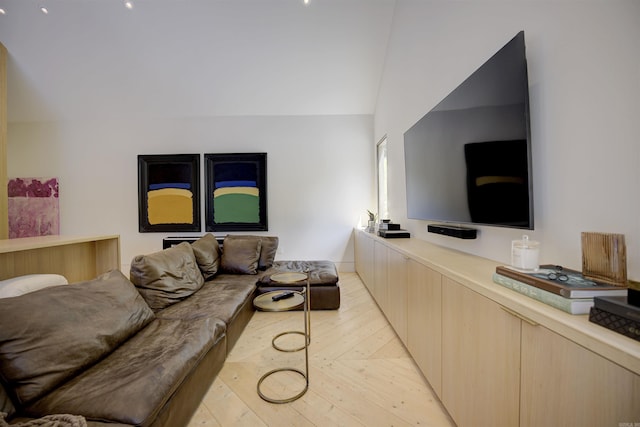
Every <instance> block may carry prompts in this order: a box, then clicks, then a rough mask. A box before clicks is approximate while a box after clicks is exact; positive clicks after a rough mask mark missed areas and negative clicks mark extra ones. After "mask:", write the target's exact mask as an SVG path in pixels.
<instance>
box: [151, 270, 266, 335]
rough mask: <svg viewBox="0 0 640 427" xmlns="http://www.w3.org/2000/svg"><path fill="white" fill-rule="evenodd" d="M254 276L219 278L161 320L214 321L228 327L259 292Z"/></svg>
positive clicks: (164, 312)
mask: <svg viewBox="0 0 640 427" xmlns="http://www.w3.org/2000/svg"><path fill="white" fill-rule="evenodd" d="M255 282H256V279H255V276H245V275H238V274H219V275H218V276H216V278H215V279H214V280H213V281H209V282H206V283H205V284H204V286H203V287H202V288H201V289H200V290H199V291H198V292H197V293H196V294H195V295H193V296H192V297H191V298H189V299H188V300H186V301H182V302H180V303H178V304H174V305H172V306H171V307H167V308H166V309H164V310H162V311H161V312H159V313H158V314H157V315H158V317H159V318H162V319H197V318H201V317H214V318H218V319H221V320H222V321H224V322H225V323H226V324H227V325H229V324H230V323H231V322H232V321H233V320H234V319H235V317H236V315H237V314H238V311H240V309H241V308H242V306H243V305H244V304H245V303H246V302H247V301H250V300H251V299H252V298H253V296H254V294H255V290H256V285H255Z"/></svg>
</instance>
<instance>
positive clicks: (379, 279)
mask: <svg viewBox="0 0 640 427" xmlns="http://www.w3.org/2000/svg"><path fill="white" fill-rule="evenodd" d="M388 253H389V249H388V248H387V247H386V246H385V245H383V244H382V243H380V242H375V241H374V242H373V258H374V265H373V284H374V285H373V292H372V293H373V298H374V299H375V300H376V302H377V303H378V306H379V307H380V309H381V310H382V312H383V313H385V314H386V313H387V307H388V304H387V288H388V283H387V278H388V273H389V266H388V262H389V256H388Z"/></svg>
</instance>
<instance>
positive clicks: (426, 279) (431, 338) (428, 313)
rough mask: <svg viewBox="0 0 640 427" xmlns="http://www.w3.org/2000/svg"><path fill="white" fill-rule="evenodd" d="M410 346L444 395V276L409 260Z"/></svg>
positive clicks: (434, 388)
mask: <svg viewBox="0 0 640 427" xmlns="http://www.w3.org/2000/svg"><path fill="white" fill-rule="evenodd" d="M407 348H408V349H409V352H410V353H411V356H412V357H413V360H415V362H416V364H417V365H418V367H419V368H420V370H421V371H422V373H423V374H424V376H425V378H426V379H427V381H429V384H431V387H432V388H433V390H434V391H435V392H436V394H437V395H438V397H440V398H442V275H441V274H440V273H438V272H437V271H434V270H432V269H430V268H428V267H425V266H424V265H422V264H420V263H419V262H416V261H414V260H409V262H408V290H407Z"/></svg>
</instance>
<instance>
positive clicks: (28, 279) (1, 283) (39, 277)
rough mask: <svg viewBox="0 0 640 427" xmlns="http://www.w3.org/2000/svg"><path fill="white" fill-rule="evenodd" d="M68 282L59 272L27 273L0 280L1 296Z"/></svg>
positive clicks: (9, 296)
mask: <svg viewBox="0 0 640 427" xmlns="http://www.w3.org/2000/svg"><path fill="white" fill-rule="evenodd" d="M68 284H69V282H68V281H67V279H66V278H65V277H64V276H61V275H59V274H27V275H25V276H18V277H14V278H11V279H6V280H0V298H11V297H17V296H20V295H24V294H27V293H29V292H33V291H37V290H38V289H43V288H48V287H50V286H58V285H68Z"/></svg>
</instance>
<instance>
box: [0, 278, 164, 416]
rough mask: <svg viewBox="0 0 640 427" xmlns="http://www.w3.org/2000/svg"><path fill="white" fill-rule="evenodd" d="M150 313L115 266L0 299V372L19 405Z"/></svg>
mask: <svg viewBox="0 0 640 427" xmlns="http://www.w3.org/2000/svg"><path fill="white" fill-rule="evenodd" d="M153 318H154V314H153V312H152V311H151V309H150V308H149V307H148V306H147V304H146V303H145V302H144V300H143V299H142V297H141V296H140V294H139V293H138V292H137V291H136V289H135V288H134V287H133V285H132V284H131V283H130V282H129V280H127V278H126V277H125V276H124V275H123V274H122V273H121V272H120V271H118V270H113V271H110V272H108V273H105V274H103V275H101V276H99V277H98V278H96V279H93V280H89V281H85V282H80V283H77V284H73V285H65V286H55V287H51V288H46V289H41V290H38V291H35V292H31V293H29V294H25V295H21V296H18V297H14V298H5V299H0V325H2V328H0V376H1V377H2V381H3V382H4V383H5V384H6V385H8V387H9V388H10V389H12V390H13V392H14V393H15V395H16V396H15V397H16V400H17V402H18V403H20V404H25V403H27V402H30V401H32V400H34V399H37V398H38V397H40V396H42V395H44V394H46V393H48V392H49V391H51V390H52V389H54V388H56V387H57V386H58V385H59V384H60V383H62V382H64V381H66V380H67V379H69V378H71V377H73V376H75V375H77V374H78V373H79V372H81V371H83V370H85V369H87V368H88V367H89V366H91V365H93V364H94V363H95V362H96V361H98V360H100V359H102V358H103V357H104V356H106V355H107V354H109V353H110V352H111V351H113V350H114V349H115V348H116V347H118V346H119V345H120V344H122V343H123V342H124V341H126V340H127V339H129V337H131V336H132V335H134V334H135V333H136V332H138V331H139V330H140V329H142V328H143V327H144V326H145V325H146V324H148V323H149V322H150V321H151V320H153Z"/></svg>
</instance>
